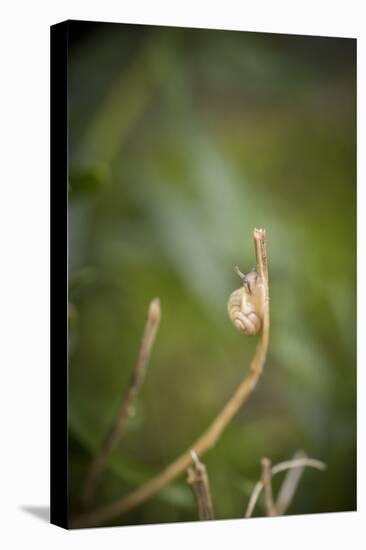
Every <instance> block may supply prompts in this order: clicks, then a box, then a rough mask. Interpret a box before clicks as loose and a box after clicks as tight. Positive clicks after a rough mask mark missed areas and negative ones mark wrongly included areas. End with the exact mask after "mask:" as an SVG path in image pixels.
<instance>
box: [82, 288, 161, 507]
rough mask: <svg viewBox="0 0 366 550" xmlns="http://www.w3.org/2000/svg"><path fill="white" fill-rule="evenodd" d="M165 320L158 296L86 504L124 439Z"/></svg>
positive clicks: (92, 473)
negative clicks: (158, 333) (122, 438)
mask: <svg viewBox="0 0 366 550" xmlns="http://www.w3.org/2000/svg"><path fill="white" fill-rule="evenodd" d="M160 319H161V309H160V300H159V298H155V299H154V300H152V301H151V302H150V305H149V308H148V312H147V318H146V323H145V329H144V334H143V337H142V340H141V344H140V350H139V353H138V356H137V360H136V363H135V366H134V369H133V371H132V375H131V378H130V382H129V386H128V390H127V394H126V396H125V398H124V399H123V400H122V402H121V404H120V406H119V409H118V411H117V415H116V417H115V420H114V423H113V426H112V428H111V430H110V431H109V433H108V434H107V436H106V437H105V439H104V441H103V443H102V445H101V447H100V449H99V451H98V453H97V454H96V455H95V457H94V459H93V461H92V463H91V466H90V468H89V471H88V474H87V476H86V479H85V482H84V486H83V490H82V500H83V502H84V504H87V503H88V502H90V500H91V499H92V497H93V495H94V491H95V487H96V485H97V482H98V480H99V478H100V476H101V474H102V472H103V470H104V468H105V467H106V464H107V461H108V458H109V455H110V454H111V452H112V450H113V449H114V448H115V447H116V445H117V444H118V442H119V441H120V439H121V436H122V433H123V430H124V428H125V426H126V422H127V420H128V418H129V416H130V415H131V413H132V410H133V409H132V405H133V402H134V401H135V399H136V397H137V394H138V391H139V389H140V387H141V384H142V382H143V380H144V377H145V374H146V369H147V365H148V361H149V358H150V354H151V350H152V347H153V344H154V341H155V336H156V333H157V330H158V328H159V324H160Z"/></svg>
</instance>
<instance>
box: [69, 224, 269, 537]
mask: <svg viewBox="0 0 366 550" xmlns="http://www.w3.org/2000/svg"><path fill="white" fill-rule="evenodd" d="M253 238H254V246H255V251H256V261H257V266H256V270H257V273H258V275H259V277H260V278H261V282H262V284H263V291H264V312H263V327H262V332H261V336H260V340H259V342H258V344H257V347H256V351H255V355H254V357H253V359H252V361H251V363H250V366H249V370H248V373H247V375H246V376H245V378H244V380H243V381H242V382H241V384H240V385H239V387H238V388H237V389H236V391H235V392H234V394H233V395H232V397H231V398H230V399H229V401H228V402H227V403H226V405H225V406H224V408H223V409H222V410H221V412H220V413H219V414H218V415H217V417H216V418H215V419H214V421H213V422H212V423H211V425H210V426H209V427H208V429H207V430H206V431H205V432H204V433H203V434H202V435H201V436H200V437H199V438H198V439H197V440H196V441H195V442H194V443H193V444H192V445H191V446H190V447H189V448H188V449H187V450H186V451H185V452H184V453H183V454H181V455H180V456H179V457H178V458H177V459H176V460H174V461H173V462H172V463H171V464H169V466H167V467H166V468H164V470H163V471H162V472H160V473H159V474H158V475H156V476H155V477H154V478H153V479H151V480H150V481H148V482H147V483H146V484H145V485H142V486H141V487H139V488H138V489H136V490H134V491H132V492H131V493H130V494H129V495H127V496H126V497H123V498H121V499H119V500H117V501H115V502H112V503H111V504H107V505H106V506H102V507H100V508H98V509H97V510H95V511H92V512H90V513H85V514H81V515H80V516H78V517H76V518H74V520H71V522H70V527H72V528H81V527H92V526H95V525H100V524H101V523H104V522H107V521H110V520H111V519H113V518H115V517H116V516H119V515H121V514H123V513H125V512H128V511H130V510H132V509H133V508H136V506H138V505H140V504H141V503H142V502H144V501H146V500H147V499H149V498H151V497H152V496H154V495H155V494H156V493H158V492H159V491H160V490H161V489H162V488H163V487H164V486H165V485H167V484H168V483H170V482H171V481H172V480H173V479H175V478H176V477H178V476H179V475H181V474H182V473H183V472H184V471H185V470H186V469H187V468H188V466H190V464H191V463H192V454H191V450H192V449H194V451H195V452H196V453H197V455H199V456H200V457H202V456H203V455H204V453H205V452H206V451H208V450H209V449H210V448H211V447H213V446H214V445H215V443H216V441H217V440H218V438H219V437H220V435H221V434H222V432H223V431H224V429H225V428H226V426H227V425H228V424H229V422H230V421H231V419H232V418H233V416H234V415H235V414H236V413H237V411H238V410H239V409H240V407H241V406H242V405H243V403H244V402H245V401H246V400H247V398H248V397H249V395H250V394H251V392H252V391H253V389H254V387H255V386H256V384H257V382H258V379H259V377H260V375H261V373H262V370H263V366H264V363H265V359H266V355H267V349H268V341H269V324H270V322H269V297H268V267H267V252H266V232H265V230H264V229H254V231H253Z"/></svg>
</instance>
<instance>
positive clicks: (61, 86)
mask: <svg viewBox="0 0 366 550" xmlns="http://www.w3.org/2000/svg"><path fill="white" fill-rule="evenodd" d="M50 39H51V98H50V99H51V113H50V114H51V174H50V175H51V190H50V196H51V204H50V208H51V235H50V237H51V238H50V243H51V251H50V257H51V297H50V298H51V357H50V359H51V388H50V389H51V422H50V427H51V439H50V440H51V491H50V492H51V494H50V521H51V523H53V524H55V525H58V526H60V527H64V528H66V529H67V528H68V414H67V412H68V406H67V399H68V391H67V390H68V349H67V348H68V346H67V339H68V329H67V296H68V291H67V266H68V259H67V258H68V257H67V204H68V191H67V181H68V162H67V160H68V159H67V156H68V135H67V134H68V109H67V65H68V63H67V60H68V23H67V22H63V23H59V24H57V25H53V26H52V27H51V36H50Z"/></svg>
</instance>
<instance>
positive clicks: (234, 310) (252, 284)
mask: <svg viewBox="0 0 366 550" xmlns="http://www.w3.org/2000/svg"><path fill="white" fill-rule="evenodd" d="M262 303H263V295H262V287H261V285H258V284H257V274H256V273H255V272H251V273H250V274H249V275H248V276H247V277H246V279H245V284H243V286H242V287H241V288H238V289H237V290H235V291H234V292H233V293H232V294H231V295H230V298H229V301H228V305H227V309H228V314H229V317H230V319H231V321H232V323H233V325H234V326H235V327H236V328H237V329H238V330H239V331H240V332H243V333H244V334H247V335H249V336H253V335H255V334H257V332H258V331H259V330H260V328H261V326H262Z"/></svg>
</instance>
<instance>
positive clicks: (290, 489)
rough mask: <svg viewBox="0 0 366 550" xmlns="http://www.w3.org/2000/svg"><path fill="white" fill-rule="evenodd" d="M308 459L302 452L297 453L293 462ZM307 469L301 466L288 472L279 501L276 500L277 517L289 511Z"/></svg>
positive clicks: (279, 494)
mask: <svg viewBox="0 0 366 550" xmlns="http://www.w3.org/2000/svg"><path fill="white" fill-rule="evenodd" d="M303 458H306V454H305V453H303V452H302V451H297V452H296V453H295V454H294V456H293V459H292V461H293V462H294V461H296V460H298V459H303ZM304 469H305V465H302V466H299V467H298V468H290V469H289V470H288V471H287V474H286V476H285V478H284V480H283V482H282V485H281V487H280V489H279V491H278V495H277V499H276V504H275V507H276V512H277V515H279V516H282V515H283V514H284V513H285V512H286V511H287V509H288V508H289V506H290V504H291V502H292V500H293V498H294V495H295V493H296V489H297V487H298V485H299V481H300V479H301V476H302V474H303V471H304Z"/></svg>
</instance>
